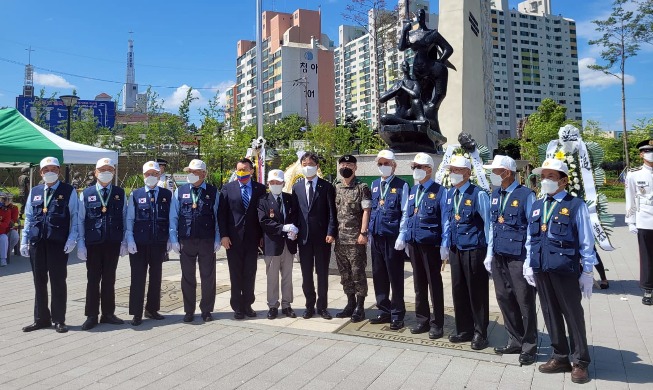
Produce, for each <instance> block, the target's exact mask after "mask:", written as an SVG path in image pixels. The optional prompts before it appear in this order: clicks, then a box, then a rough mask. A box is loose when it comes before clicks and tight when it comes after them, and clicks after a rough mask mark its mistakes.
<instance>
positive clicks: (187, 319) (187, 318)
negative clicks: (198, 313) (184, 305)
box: [184, 313, 195, 322]
mask: <svg viewBox="0 0 653 390" xmlns="http://www.w3.org/2000/svg"><path fill="white" fill-rule="evenodd" d="M194 319H195V314H193V313H186V314H184V322H193V320H194Z"/></svg>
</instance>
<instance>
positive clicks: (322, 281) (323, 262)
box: [299, 242, 331, 310]
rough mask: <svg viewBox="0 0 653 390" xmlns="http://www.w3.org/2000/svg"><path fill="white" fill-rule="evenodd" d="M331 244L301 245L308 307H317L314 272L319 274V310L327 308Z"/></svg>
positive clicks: (303, 278) (300, 252) (301, 262)
mask: <svg viewBox="0 0 653 390" xmlns="http://www.w3.org/2000/svg"><path fill="white" fill-rule="evenodd" d="M330 256H331V244H327V243H317V244H315V243H310V242H309V243H308V244H306V245H299V265H300V267H301V270H302V291H303V292H304V296H305V297H306V307H307V308H313V307H315V306H316V299H315V298H316V295H315V282H314V281H313V270H315V273H316V274H317V309H318V310H325V309H326V308H327V292H328V291H329V260H330Z"/></svg>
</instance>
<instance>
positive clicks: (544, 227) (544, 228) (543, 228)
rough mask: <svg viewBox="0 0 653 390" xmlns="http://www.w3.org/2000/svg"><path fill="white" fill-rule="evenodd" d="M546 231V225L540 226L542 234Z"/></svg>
mask: <svg viewBox="0 0 653 390" xmlns="http://www.w3.org/2000/svg"><path fill="white" fill-rule="evenodd" d="M546 229H547V227H546V224H545V223H543V224H542V226H540V230H542V231H543V232H545V231H546Z"/></svg>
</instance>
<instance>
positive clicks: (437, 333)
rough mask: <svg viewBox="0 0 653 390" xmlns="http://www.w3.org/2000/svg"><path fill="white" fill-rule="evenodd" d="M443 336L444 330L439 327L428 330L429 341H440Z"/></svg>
mask: <svg viewBox="0 0 653 390" xmlns="http://www.w3.org/2000/svg"><path fill="white" fill-rule="evenodd" d="M442 336H444V329H442V328H441V327H439V326H431V329H429V338H430V339H431V340H436V339H441V338H442Z"/></svg>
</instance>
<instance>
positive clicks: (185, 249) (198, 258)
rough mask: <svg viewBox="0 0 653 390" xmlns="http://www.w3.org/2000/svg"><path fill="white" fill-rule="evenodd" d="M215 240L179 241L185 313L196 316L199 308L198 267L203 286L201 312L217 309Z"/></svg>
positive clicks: (195, 239)
mask: <svg viewBox="0 0 653 390" xmlns="http://www.w3.org/2000/svg"><path fill="white" fill-rule="evenodd" d="M214 241H215V240H214V239H213V238H184V239H181V240H179V243H180V244H181V254H180V256H179V263H180V264H181V293H182V295H183V297H184V312H185V313H186V314H195V307H196V306H197V297H196V295H197V294H196V291H195V290H196V289H197V279H196V278H195V270H196V266H197V265H199V268H200V283H201V285H202V298H201V299H200V310H201V311H202V313H210V312H212V311H213V309H214V307H215V253H214V252H213V243H214Z"/></svg>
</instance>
